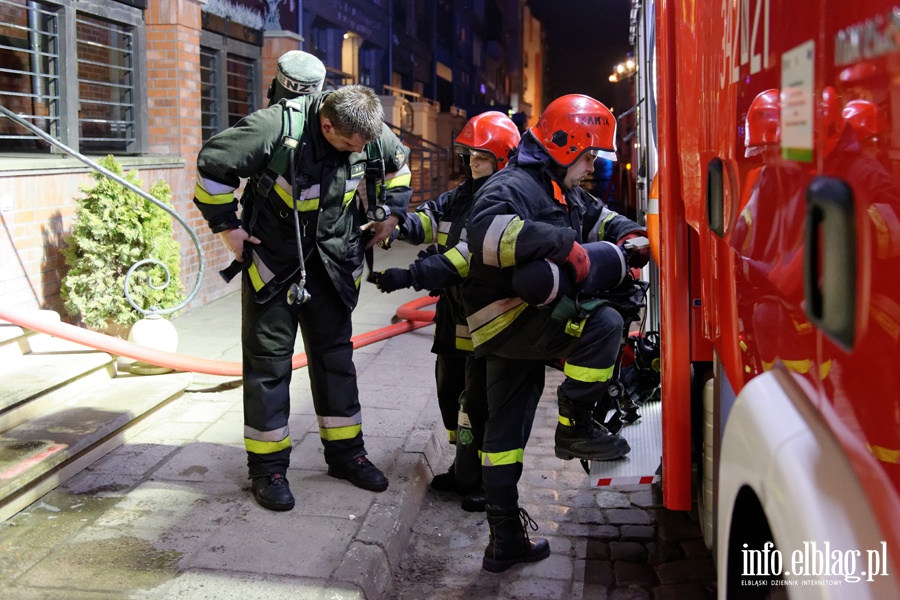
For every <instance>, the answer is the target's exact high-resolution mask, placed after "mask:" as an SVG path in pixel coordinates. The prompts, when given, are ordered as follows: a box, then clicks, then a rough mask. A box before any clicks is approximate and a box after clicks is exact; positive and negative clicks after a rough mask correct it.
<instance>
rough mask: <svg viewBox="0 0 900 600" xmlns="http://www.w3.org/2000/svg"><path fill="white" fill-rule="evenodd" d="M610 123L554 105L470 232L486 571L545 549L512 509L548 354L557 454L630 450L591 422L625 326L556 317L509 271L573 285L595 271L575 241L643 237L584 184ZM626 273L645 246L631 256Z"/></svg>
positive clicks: (487, 190)
mask: <svg viewBox="0 0 900 600" xmlns="http://www.w3.org/2000/svg"><path fill="white" fill-rule="evenodd" d="M615 136H616V120H615V117H613V115H612V113H611V112H610V110H609V109H608V108H607V107H606V106H604V105H603V104H602V103H600V102H598V101H597V100H594V99H593V98H590V97H588V96H582V95H576V94H573V95H567V96H562V97H560V98H557V99H556V100H554V101H553V102H551V103H550V104H549V105H548V106H547V108H546V109H545V110H544V112H543V114H542V115H541V117H540V119H539V120H538V123H537V125H535V126H534V127H532V128H531V129H530V130H528V131H527V132H526V133H525V135H523V136H522V141H521V142H520V144H519V151H518V153H517V154H516V156H515V157H514V158H513V159H512V160H511V161H510V164H509V166H508V167H507V168H505V169H503V170H502V171H499V172H498V173H497V174H496V175H494V176H493V177H491V178H490V179H489V180H488V181H487V182H486V183H485V184H484V186H483V187H482V188H481V189H480V190H479V192H478V194H477V197H476V201H475V206H474V208H473V210H472V214H471V216H470V218H469V225H468V229H467V233H468V241H469V249H470V251H471V260H470V267H469V275H468V277H467V278H466V281H465V285H464V287H463V298H464V301H465V305H466V311H467V314H468V319H467V321H468V324H469V329H470V331H471V335H472V341H473V344H474V351H475V354H476V356H483V357H485V358H486V360H487V382H488V387H487V398H488V412H489V415H490V416H489V418H488V421H487V424H486V426H485V434H484V443H483V446H482V478H483V481H484V490H485V494H486V497H487V503H488V504H487V507H486V511H487V519H488V526H489V528H490V541H489V543H488V546H487V548H486V549H485V551H484V559H483V561H482V567H483V568H484V569H485V570H488V571H491V572H499V571H505V570H506V569H508V568H509V567H510V566H512V565H514V564H516V563H520V562H533V561H538V560H542V559H544V558H546V557H547V556H548V555H549V553H550V548H549V544H548V542H547V540H544V539H535V540H531V539H529V536H528V532H527V528H528V527H529V526H530V527H531V528H532V529H536V528H537V524H536V523H534V521H533V520H532V519H531V518H530V517H529V516H528V513H527V512H526V511H525V510H524V509H522V508H520V507H519V506H518V498H519V495H518V490H517V482H518V480H519V477H520V476H521V473H522V457H523V453H524V449H525V441H526V440H527V438H528V434H529V432H530V431H531V426H532V422H533V419H534V414H535V409H536V405H537V402H538V400H539V399H540V396H541V393H542V390H543V387H544V369H545V364H546V361H547V360H548V359H555V358H559V357H566V361H565V365H564V373H565V375H566V378H565V380H564V381H563V383H562V384H561V385H560V387H559V389H558V390H557V395H558V401H559V423H558V425H557V429H556V455H557V456H558V457H560V458H563V459H571V458H575V457H577V458H583V459H593V460H606V459H613V458H619V457H621V456H624V455H625V454H626V453H628V452H629V450H630V448H629V446H628V443H627V442H626V441H625V440H624V439H623V438H621V437H619V436H618V435H615V434H612V433H610V432H609V431H608V430H606V429H605V428H604V427H603V426H602V425H600V424H599V423H596V422H595V421H594V420H593V419H592V413H593V410H594V405H595V403H596V402H597V400H598V399H600V398H602V397H603V394H604V392H605V389H606V388H607V387H608V385H609V379H610V377H611V375H612V372H613V368H614V363H615V360H616V358H617V355H618V350H619V342H620V340H621V337H622V331H623V326H624V325H623V319H622V317H621V316H620V315H619V313H618V312H616V311H615V310H614V309H613V308H611V307H609V306H601V307H600V308H598V309H597V310H596V311H595V312H593V313H592V314H590V315H578V314H576V315H573V317H572V318H571V319H568V320H560V319H558V318H554V316H553V312H554V311H551V310H548V309H545V308H541V307H539V306H534V305H530V304H528V303H527V302H526V301H524V300H523V299H522V298H520V297H519V295H518V294H517V293H516V291H515V288H514V285H513V277H514V275H515V274H516V272H517V270H516V269H514V268H509V267H515V266H517V265H524V264H527V263H529V262H531V261H543V260H545V259H549V260H550V261H551V262H553V263H555V264H557V265H561V266H564V267H565V268H567V269H569V270H570V271H571V273H572V275H573V279H574V280H575V283H576V284H580V283H581V282H582V281H583V280H585V278H587V276H588V275H589V274H590V272H591V262H590V259H589V257H588V252H587V251H586V250H585V249H584V248H583V247H582V245H581V243H582V242H593V241H609V242H613V243H617V244H621V243H624V242H625V241H626V240H627V239H630V238H632V237H636V236H638V235H646V234H645V232H644V231H643V230H642V229H641V227H640V226H639V225H637V224H636V223H634V222H632V221H630V220H629V219H627V218H625V217H622V216H620V215H618V214H616V213H615V212H613V211H611V210H609V209H608V208H607V207H606V206H605V205H603V203H602V202H600V201H599V200H598V199H596V198H594V197H593V196H591V195H590V194H588V193H587V192H586V191H584V190H583V189H582V188H581V187H580V183H581V180H582V179H583V178H584V177H586V176H587V175H589V174H590V173H591V172H592V171H593V169H594V160H595V158H596V157H598V156H599V157H602V158H606V159H609V160H615V157H616V154H615V152H616V145H615ZM628 260H629V263H628V264H629V265H630V266H631V267H642V266H643V265H644V264H646V262H647V260H649V249H648V248H643V249H641V250H637V251H634V252H631V253H630V254H629V259H628Z"/></svg>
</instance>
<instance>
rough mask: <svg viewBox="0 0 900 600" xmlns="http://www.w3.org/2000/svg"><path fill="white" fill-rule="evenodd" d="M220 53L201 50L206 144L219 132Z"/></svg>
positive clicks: (203, 126)
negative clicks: (218, 72) (218, 66)
mask: <svg viewBox="0 0 900 600" xmlns="http://www.w3.org/2000/svg"><path fill="white" fill-rule="evenodd" d="M218 58H219V57H218V53H217V52H216V51H215V50H209V49H207V48H200V118H201V125H200V130H201V133H202V135H203V141H204V142H206V140H208V139H209V138H211V137H212V136H214V135H215V134H216V133H218V131H219V114H218V111H219V107H218V102H217V100H216V95H217V92H218V86H217V83H218V81H217V79H218V78H217V70H216V69H217V65H218Z"/></svg>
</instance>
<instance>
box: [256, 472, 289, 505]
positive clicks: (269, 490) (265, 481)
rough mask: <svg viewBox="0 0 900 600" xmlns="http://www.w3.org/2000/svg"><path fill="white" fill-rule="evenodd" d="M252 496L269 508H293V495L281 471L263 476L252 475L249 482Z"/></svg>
mask: <svg viewBox="0 0 900 600" xmlns="http://www.w3.org/2000/svg"><path fill="white" fill-rule="evenodd" d="M250 491H251V492H253V497H254V498H256V501H257V502H258V503H259V505H260V506H262V507H263V508H267V509H269V510H291V509H292V508H294V495H293V494H291V488H290V487H288V480H287V478H286V477H285V476H284V475H282V474H281V473H273V474H272V475H265V476H263V477H254V478H253V480H252V481H251V483H250Z"/></svg>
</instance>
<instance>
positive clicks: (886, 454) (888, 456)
mask: <svg viewBox="0 0 900 600" xmlns="http://www.w3.org/2000/svg"><path fill="white" fill-rule="evenodd" d="M869 452H871V453H872V456H874V457H875V458H877V459H878V460H880V461H881V462H886V463H893V464H897V463H900V450H890V449H888V448H882V447H881V446H869Z"/></svg>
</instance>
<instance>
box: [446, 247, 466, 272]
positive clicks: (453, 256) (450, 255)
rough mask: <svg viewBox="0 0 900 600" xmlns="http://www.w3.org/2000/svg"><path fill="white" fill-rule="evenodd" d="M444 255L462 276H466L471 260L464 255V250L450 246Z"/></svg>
mask: <svg viewBox="0 0 900 600" xmlns="http://www.w3.org/2000/svg"><path fill="white" fill-rule="evenodd" d="M444 256H446V257H447V260H449V261H450V264H452V265H453V266H454V268H456V272H457V273H459V276H460V277H466V276H467V275H468V274H469V261H467V260H466V257H465V256H463V255H462V252H460V251H459V250H457V249H456V248H450V249H449V250H447V251H446V252H444Z"/></svg>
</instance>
